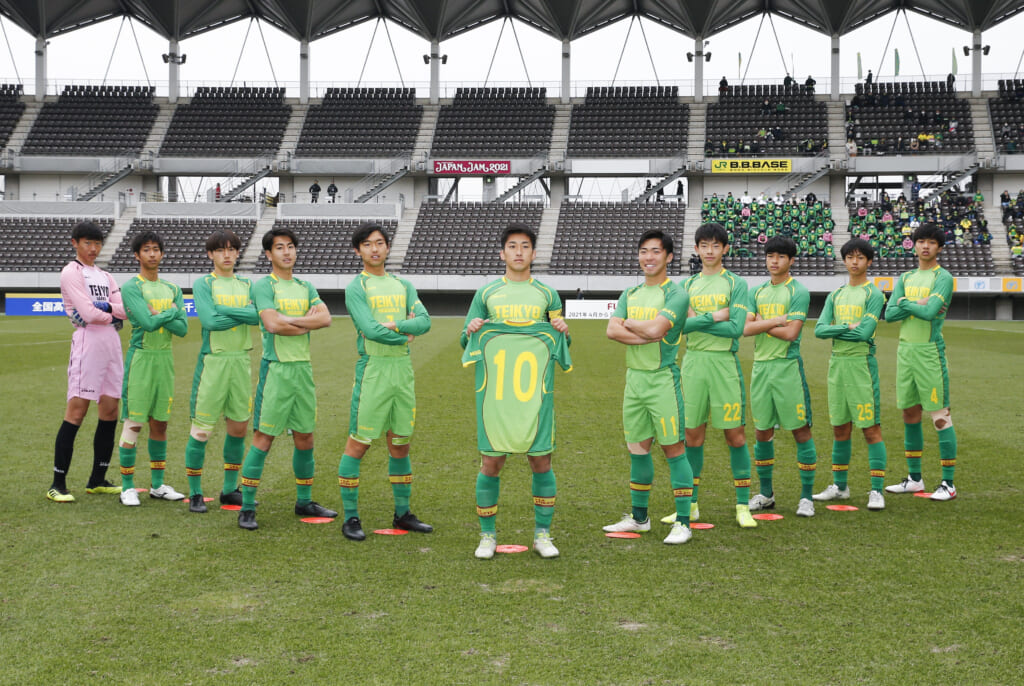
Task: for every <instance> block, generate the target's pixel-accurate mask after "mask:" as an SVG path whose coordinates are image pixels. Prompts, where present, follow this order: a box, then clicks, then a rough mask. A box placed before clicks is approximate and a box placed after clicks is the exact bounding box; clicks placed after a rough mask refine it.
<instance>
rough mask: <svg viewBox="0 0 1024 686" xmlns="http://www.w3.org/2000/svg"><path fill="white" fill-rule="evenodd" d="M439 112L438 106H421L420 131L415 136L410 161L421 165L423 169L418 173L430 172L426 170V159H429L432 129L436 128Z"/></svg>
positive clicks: (432, 141) (432, 138)
mask: <svg viewBox="0 0 1024 686" xmlns="http://www.w3.org/2000/svg"><path fill="white" fill-rule="evenodd" d="M440 112H441V106H440V105H424V106H423V117H422V118H421V119H420V130H419V133H417V134H416V143H415V145H413V149H412V159H413V160H415V161H416V164H417V165H418V164H420V163H421V162H422V163H423V168H422V169H421V170H420V171H430V170H429V169H427V168H426V164H427V158H428V157H430V147H431V145H433V143H434V128H435V127H436V126H437V117H438V115H439V114H440Z"/></svg>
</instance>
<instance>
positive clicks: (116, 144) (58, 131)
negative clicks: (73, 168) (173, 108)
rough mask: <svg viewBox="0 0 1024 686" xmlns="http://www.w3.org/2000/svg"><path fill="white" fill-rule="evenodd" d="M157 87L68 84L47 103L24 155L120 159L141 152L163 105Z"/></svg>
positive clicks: (29, 137) (32, 132)
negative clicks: (155, 97) (156, 95)
mask: <svg viewBox="0 0 1024 686" xmlns="http://www.w3.org/2000/svg"><path fill="white" fill-rule="evenodd" d="M155 91H156V89H155V87H152V86H65V87H64V92H63V93H61V95H60V97H59V98H58V99H57V102H48V103H45V104H43V107H42V109H40V111H39V115H38V116H37V117H36V120H35V123H34V124H33V125H32V130H31V131H29V134H28V138H27V139H26V141H25V145H24V146H23V147H22V149H21V152H22V154H23V155H121V154H124V153H129V152H133V153H137V152H141V151H142V146H144V145H145V144H146V137H147V136H148V135H149V131H150V129H152V128H153V122H154V121H155V120H156V115H157V112H158V111H159V109H160V106H159V105H157V104H156V103H155V102H153V94H154V92H155Z"/></svg>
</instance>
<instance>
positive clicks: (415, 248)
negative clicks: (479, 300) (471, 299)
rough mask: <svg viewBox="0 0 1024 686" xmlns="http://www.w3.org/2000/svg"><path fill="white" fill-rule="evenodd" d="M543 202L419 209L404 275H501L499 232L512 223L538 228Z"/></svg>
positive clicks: (441, 205)
mask: <svg viewBox="0 0 1024 686" xmlns="http://www.w3.org/2000/svg"><path fill="white" fill-rule="evenodd" d="M543 212H544V205H543V204H541V203H500V204H498V203H475V202H459V203H438V202H425V203H423V204H422V205H421V206H420V211H419V216H418V217H417V218H416V227H415V229H413V233H412V238H411V240H410V241H409V249H408V252H407V253H406V256H405V260H404V262H403V263H402V270H401V271H402V272H403V273H406V274H456V275H461V274H495V275H497V274H502V273H504V271H505V266H504V264H503V263H502V261H501V258H499V257H498V252H499V251H500V250H501V246H499V245H498V241H499V239H500V237H501V232H502V231H503V230H504V229H505V227H506V226H508V224H509V223H511V222H518V223H522V224H526V225H528V226H531V227H533V229H534V230H535V231H536V230H538V229H539V227H540V220H541V216H542V214H543Z"/></svg>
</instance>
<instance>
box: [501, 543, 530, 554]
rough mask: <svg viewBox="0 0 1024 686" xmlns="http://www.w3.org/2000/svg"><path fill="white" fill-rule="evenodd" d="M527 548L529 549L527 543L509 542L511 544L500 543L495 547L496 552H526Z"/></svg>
mask: <svg viewBox="0 0 1024 686" xmlns="http://www.w3.org/2000/svg"><path fill="white" fill-rule="evenodd" d="M527 550H529V548H527V547H526V546H525V545H514V544H509V545H499V546H498V547H496V548H495V549H494V552H496V553H525V552H526V551H527Z"/></svg>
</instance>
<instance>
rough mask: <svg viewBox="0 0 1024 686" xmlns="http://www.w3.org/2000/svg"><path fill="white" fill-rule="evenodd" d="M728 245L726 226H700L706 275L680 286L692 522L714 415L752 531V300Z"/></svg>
mask: <svg viewBox="0 0 1024 686" xmlns="http://www.w3.org/2000/svg"><path fill="white" fill-rule="evenodd" d="M728 240H729V239H728V234H727V233H726V231H725V229H724V228H723V227H722V225H721V224H716V223H713V222H712V223H707V224H703V225H702V226H700V227H699V228H698V229H697V231H696V232H695V233H694V236H693V242H694V244H695V245H696V251H697V254H698V255H699V256H700V259H701V271H700V273H699V274H694V275H693V276H691V277H690V278H688V279H686V280H685V281H683V283H682V284H681V285H682V288H683V290H684V291H686V292H687V294H688V295H689V297H690V309H689V313H688V316H687V318H686V324H684V325H683V333H685V334H686V355H685V356H684V357H683V367H682V377H683V389H684V395H683V401H684V404H685V410H686V422H685V424H686V433H685V435H686V457H687V459H688V460H689V462H690V467H691V469H692V471H693V498H692V500H691V504H690V521H697V520H698V518H699V517H700V509H699V508H698V506H697V494H698V490H699V487H700V474H701V471H702V470H703V468H704V438H705V435H706V431H707V422H708V415H709V414H710V416H711V425H712V426H713V427H715V428H716V429H722V431H723V433H724V434H725V442H726V443H727V444H728V446H729V463H730V466H731V468H732V480H733V486H734V487H735V488H736V522H737V523H738V524H739V525H740V526H741V527H743V528H745V529H749V528H752V527H755V526H757V521H756V520H755V519H754V518H753V517H751V516H750V507H749V501H750V453H749V452H748V450H747V438H746V436H745V434H744V423H745V421H746V417H745V416H746V412H747V407H746V405H747V398H746V393H745V390H744V387H743V370H742V369H741V367H740V361H739V358H738V357H737V356H736V351H737V350H739V338H740V337H741V336H742V335H743V325H744V323H745V322H746V320H747V312H748V311H749V309H748V300H749V298H748V294H747V282H746V281H744V280H743V279H741V278H740V277H738V276H736V275H735V274H733V273H732V272H730V271H729V270H728V269H726V268H725V267H723V266H722V258H723V257H724V256H725V253H726V252H727V250H728V245H729V243H728ZM665 519H667V518H665ZM665 519H662V521H663V522H664V521H665Z"/></svg>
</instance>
